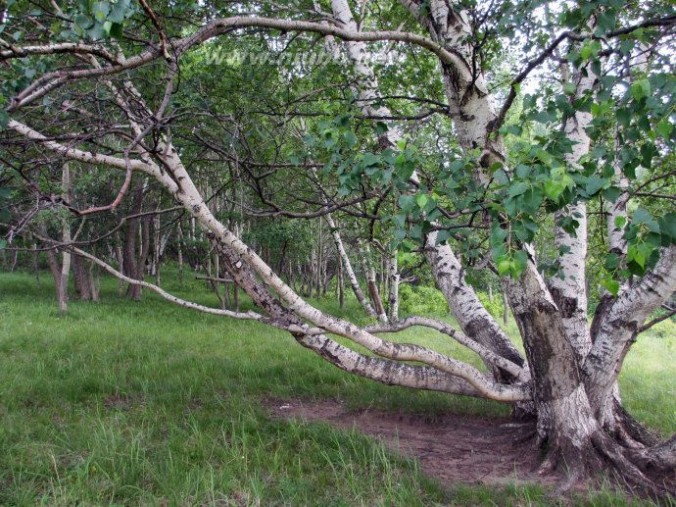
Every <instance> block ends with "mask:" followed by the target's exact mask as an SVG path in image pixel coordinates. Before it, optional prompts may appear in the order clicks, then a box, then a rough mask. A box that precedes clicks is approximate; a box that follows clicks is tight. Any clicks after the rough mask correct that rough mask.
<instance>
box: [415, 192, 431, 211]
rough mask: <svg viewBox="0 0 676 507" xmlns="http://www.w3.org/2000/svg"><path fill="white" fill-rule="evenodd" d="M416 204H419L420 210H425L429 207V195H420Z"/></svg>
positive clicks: (416, 199)
mask: <svg viewBox="0 0 676 507" xmlns="http://www.w3.org/2000/svg"><path fill="white" fill-rule="evenodd" d="M415 202H416V203H417V204H418V207H419V208H420V209H423V208H424V207H425V206H427V203H428V202H429V198H428V197H427V194H418V195H417V196H416V198H415Z"/></svg>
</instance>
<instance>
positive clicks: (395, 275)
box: [387, 251, 400, 322]
mask: <svg viewBox="0 0 676 507" xmlns="http://www.w3.org/2000/svg"><path fill="white" fill-rule="evenodd" d="M387 268H388V278H389V281H390V283H389V297H388V317H389V319H390V321H392V322H396V321H398V320H399V280H400V276H399V266H398V265H397V252H396V251H395V252H393V253H392V255H391V256H390V258H389V262H388V265H387Z"/></svg>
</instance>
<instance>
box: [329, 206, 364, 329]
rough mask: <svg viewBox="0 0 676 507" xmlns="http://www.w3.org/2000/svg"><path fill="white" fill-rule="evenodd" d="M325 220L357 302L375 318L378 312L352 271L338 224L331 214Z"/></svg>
mask: <svg viewBox="0 0 676 507" xmlns="http://www.w3.org/2000/svg"><path fill="white" fill-rule="evenodd" d="M324 219H325V220H326V223H327V225H328V226H329V229H331V235H332V236H333V242H334V243H335V245H336V250H337V251H338V256H339V257H340V259H341V261H342V265H343V268H344V270H345V274H346V275H347V279H348V280H349V281H350V286H351V287H352V291H353V292H354V295H355V297H356V298H357V301H359V304H360V305H361V306H362V308H364V311H365V312H366V314H367V315H369V316H371V317H375V316H376V311H375V310H374V309H373V306H372V305H371V303H369V301H368V300H367V299H366V297H365V296H364V293H363V292H362V290H361V287H360V285H359V280H358V279H357V275H356V274H355V272H354V269H352V263H351V262H350V258H349V256H348V255H347V251H346V250H345V246H344V245H343V240H342V238H341V236H340V231H339V230H338V228H337V227H336V223H335V222H334V220H333V217H332V216H331V215H330V214H327V215H325V216H324Z"/></svg>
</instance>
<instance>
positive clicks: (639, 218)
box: [632, 208, 660, 232]
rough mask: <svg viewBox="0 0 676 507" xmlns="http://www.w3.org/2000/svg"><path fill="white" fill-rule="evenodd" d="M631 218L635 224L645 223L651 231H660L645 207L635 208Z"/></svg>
mask: <svg viewBox="0 0 676 507" xmlns="http://www.w3.org/2000/svg"><path fill="white" fill-rule="evenodd" d="M632 219H633V222H634V224H636V225H645V226H646V227H647V228H648V229H649V230H650V231H652V232H660V226H659V224H658V223H657V220H655V217H653V216H652V215H651V214H650V212H649V211H648V210H647V209H645V208H637V209H636V211H634V214H633V215H632Z"/></svg>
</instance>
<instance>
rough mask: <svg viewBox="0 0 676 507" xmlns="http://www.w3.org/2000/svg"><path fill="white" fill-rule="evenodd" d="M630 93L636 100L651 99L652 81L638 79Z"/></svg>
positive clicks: (630, 88)
mask: <svg viewBox="0 0 676 507" xmlns="http://www.w3.org/2000/svg"><path fill="white" fill-rule="evenodd" d="M629 91H630V93H631V96H632V97H634V99H636V100H641V99H642V98H646V97H650V81H648V79H647V78H643V79H638V80H636V81H634V82H633V83H632V84H631V86H630V87H629Z"/></svg>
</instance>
